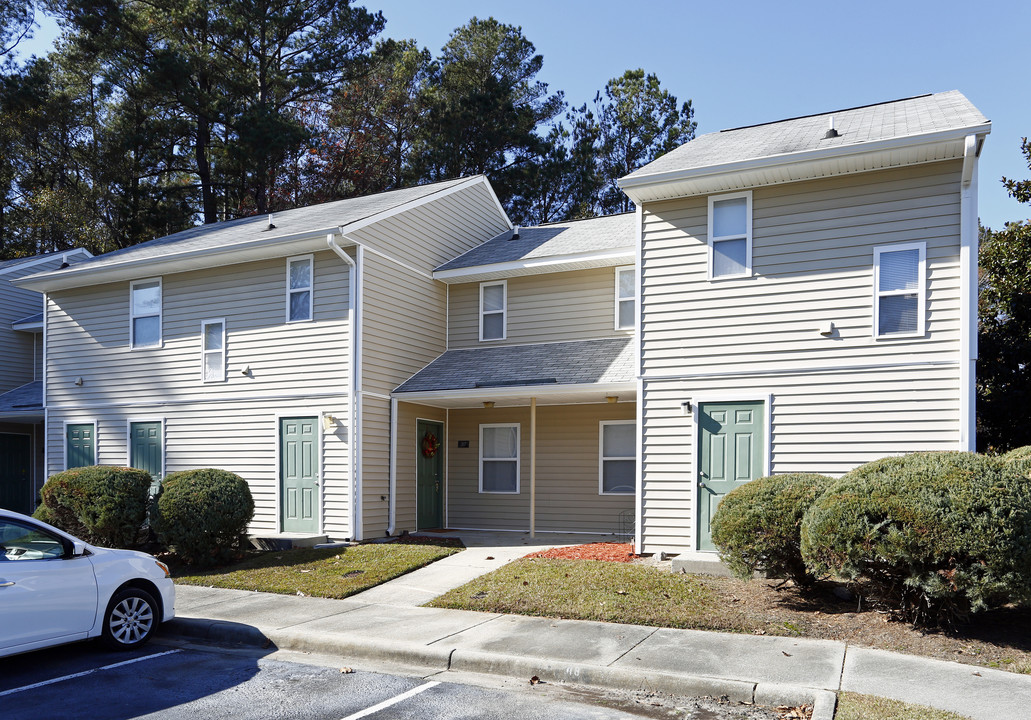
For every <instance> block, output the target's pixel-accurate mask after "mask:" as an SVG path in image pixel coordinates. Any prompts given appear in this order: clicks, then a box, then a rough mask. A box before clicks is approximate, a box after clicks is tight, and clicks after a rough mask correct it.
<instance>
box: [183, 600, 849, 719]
mask: <svg viewBox="0 0 1031 720" xmlns="http://www.w3.org/2000/svg"><path fill="white" fill-rule="evenodd" d="M162 629H163V631H164V632H165V633H167V634H170V635H178V636H180V637H185V638H193V639H198V640H210V641H214V642H223V643H226V642H228V643H235V644H241V645H250V646H254V647H270V646H274V647H275V648H276V649H280V650H294V651H300V652H311V653H324V654H333V655H342V656H345V657H354V658H364V659H368V660H372V661H378V662H384V663H392V664H397V665H403V666H407V667H412V668H420V669H426V670H430V671H433V672H447V671H453V672H465V673H477V674H485V675H500V676H503V677H510V678H515V679H520V680H526V681H529V680H530V678H531V677H533V676H537V677H538V678H540V679H541V680H542V681H544V682H553V683H573V684H577V685H591V686H594V687H601V688H608V689H618V690H647V691H655V692H665V693H670V694H673V695H683V696H687V697H699V696H708V697H717V698H718V697H727V698H729V699H730V700H733V701H735V702H748V703H756V704H759V705H767V706H777V705H804V704H811V705H813V717H812V720H833V718H834V709H835V705H836V702H837V696H836V695H835V693H833V692H832V691H830V690H819V689H814V688H807V687H801V686H796V685H783V684H778V683H750V682H745V681H742V680H730V679H726V678H718V677H706V676H696V675H676V674H673V673H666V672H659V671H650V670H635V669H628V668H620V667H611V666H603V665H584V664H578V663H573V662H563V661H557V660H548V659H545V658H541V659H537V658H530V657H524V656H521V655H507V654H505V653H486V652H482V651H478V650H463V649H460V648H453V647H445V646H442V645H422V644H419V643H405V642H397V641H383V640H375V639H372V638H369V639H363V640H356V639H354V638H351V637H346V636H340V635H335V634H333V633H320V634H317V635H316V634H313V633H304V632H297V631H291V630H277V631H272V632H268V633H263V632H262V631H261V630H259V629H258V628H256V627H254V626H252V625H245V624H242V623H234V622H228V621H224V620H206V619H203V618H176V619H174V620H172V621H170V622H168V623H166V624H164V625H163V626H162Z"/></svg>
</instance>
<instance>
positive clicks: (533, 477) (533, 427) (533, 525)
mask: <svg viewBox="0 0 1031 720" xmlns="http://www.w3.org/2000/svg"><path fill="white" fill-rule="evenodd" d="M530 537H537V398H535V397H532V398H530Z"/></svg>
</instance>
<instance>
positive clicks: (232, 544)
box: [151, 468, 254, 567]
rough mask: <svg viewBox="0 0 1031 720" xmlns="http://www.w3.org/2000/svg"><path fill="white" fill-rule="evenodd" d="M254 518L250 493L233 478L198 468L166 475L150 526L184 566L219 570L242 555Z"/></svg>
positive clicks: (215, 470)
mask: <svg viewBox="0 0 1031 720" xmlns="http://www.w3.org/2000/svg"><path fill="white" fill-rule="evenodd" d="M252 517H254V500H253V499H252V498H251V489H250V488H249V487H248V486H247V481H245V480H244V479H243V478H242V477H240V476H239V475H235V474H234V473H231V472H229V471H227V470H217V469H214V468H204V469H200V470H183V471H181V472H174V473H169V474H168V475H166V476H165V480H164V482H163V483H162V484H161V494H160V495H158V498H157V502H156V503H155V508H154V512H153V513H152V516H151V527H153V528H154V531H155V532H156V533H157V536H158V539H159V540H160V541H161V542H162V543H164V544H166V545H168V546H169V547H170V548H171V549H172V550H174V551H175V554H176V555H177V556H178V557H179V559H180V560H182V561H183V562H184V563H186V564H188V565H196V566H198V567H210V566H212V565H224V564H225V563H228V562H230V561H232V560H235V559H237V558H239V557H241V556H242V555H243V552H244V549H245V548H246V543H247V524H248V523H249V522H250V521H251V518H252Z"/></svg>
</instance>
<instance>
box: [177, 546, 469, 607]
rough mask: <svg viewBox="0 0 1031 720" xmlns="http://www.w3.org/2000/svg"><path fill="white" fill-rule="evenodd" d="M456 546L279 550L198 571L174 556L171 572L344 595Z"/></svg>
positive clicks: (200, 579)
mask: <svg viewBox="0 0 1031 720" xmlns="http://www.w3.org/2000/svg"><path fill="white" fill-rule="evenodd" d="M460 551H461V548H460V547H453V546H446V545H445V544H443V543H441V544H427V543H418V544H408V543H401V542H394V543H382V544H380V543H376V544H368V545H352V546H350V547H347V548H344V549H341V548H326V549H322V550H314V549H298V550H281V551H272V552H264V553H261V554H258V555H254V556H251V557H249V558H247V559H245V560H243V561H241V562H238V563H235V564H233V565H229V566H227V567H221V568H215V569H213V570H205V571H199V572H198V571H196V570H193V569H191V568H188V567H184V566H182V565H176V564H175V563H174V561H173V563H172V570H173V573H172V574H173V576H174V578H175V582H176V583H178V584H180V585H203V586H211V587H220V588H231V589H233V590H257V591H260V592H270V593H280V594H284V595H297V594H299V593H300V594H302V595H309V596H311V597H324V598H345V597H348V596H350V595H354V594H355V593H359V592H361V591H362V590H367V589H369V588H371V587H374V586H376V585H379V584H381V583H384V582H386V581H387V580H393V579H394V578H396V577H399V576H400V575H404V574H405V573H408V572H411V571H412V570H417V569H419V568H421V567H423V566H425V565H429V564H430V563H431V562H434V561H436V560H440V559H441V558H445V557H447V556H448V555H454V554H455V553H457V552H460Z"/></svg>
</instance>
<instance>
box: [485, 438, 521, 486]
mask: <svg viewBox="0 0 1031 720" xmlns="http://www.w3.org/2000/svg"><path fill="white" fill-rule="evenodd" d="M485 428H515V430H516V456H515V466H516V472H515V478H516V485H515V490H510V491H505V490H484V489H483V461H484V457H483V431H484V429H485ZM522 442H523V434H522V430H521V429H520V427H519V423H484V424H482V425H480V447H479V454H480V473H479V475H480V487H479V490H480V493H481V494H483V495H518V494H519V490H520V486H521V483H520V481H521V480H522V477H521V469H520V468H521V466H522V461H521V456H522V454H523V452H522V450H523V448H522ZM487 462H512V460H511V459H510V458H487Z"/></svg>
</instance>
